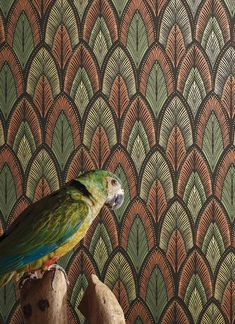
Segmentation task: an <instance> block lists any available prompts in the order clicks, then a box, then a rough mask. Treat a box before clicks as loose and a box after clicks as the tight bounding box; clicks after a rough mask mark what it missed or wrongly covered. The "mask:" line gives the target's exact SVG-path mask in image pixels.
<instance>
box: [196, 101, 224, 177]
mask: <svg viewBox="0 0 235 324" xmlns="http://www.w3.org/2000/svg"><path fill="white" fill-rule="evenodd" d="M196 134H197V137H196V143H197V144H198V145H199V146H200V147H201V148H202V151H203V153H204V154H205V157H206V159H207V161H208V163H209V165H210V167H211V170H212V172H213V171H214V170H215V167H216V164H217V162H218V160H219V158H220V156H221V154H222V153H223V150H224V148H225V147H226V146H227V145H228V144H229V140H230V138H229V125H228V122H227V119H226V116H225V114H224V111H223V108H222V106H221V104H220V102H219V101H218V99H217V98H216V97H214V96H211V97H209V99H208V101H207V102H206V103H205V105H203V107H202V110H201V112H200V115H199V119H198V122H197V132H196Z"/></svg>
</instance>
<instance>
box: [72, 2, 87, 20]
mask: <svg viewBox="0 0 235 324" xmlns="http://www.w3.org/2000/svg"><path fill="white" fill-rule="evenodd" d="M73 2H74V5H75V7H76V9H77V13H78V15H79V18H80V20H82V17H83V14H84V11H85V9H86V7H87V5H88V3H89V0H73Z"/></svg>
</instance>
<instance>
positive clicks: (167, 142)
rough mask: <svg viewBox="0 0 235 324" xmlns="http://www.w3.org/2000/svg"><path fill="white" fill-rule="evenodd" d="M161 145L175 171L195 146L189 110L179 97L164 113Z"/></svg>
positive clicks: (161, 127) (174, 99)
mask: <svg viewBox="0 0 235 324" xmlns="http://www.w3.org/2000/svg"><path fill="white" fill-rule="evenodd" d="M159 144H160V145H161V146H162V147H163V148H164V150H166V154H167V157H168V159H169V161H170V162H171V164H172V166H173V168H174V170H177V169H178V168H179V166H180V164H181V162H182V161H183V159H184V158H185V156H186V151H187V149H188V148H189V147H190V146H191V145H192V144H193V132H192V126H191V120H190V117H189V114H188V112H187V109H186V107H185V105H184V104H183V102H182V101H181V100H180V98H179V97H178V96H176V97H174V98H173V99H172V100H171V102H170V103H169V105H168V106H167V107H166V110H165V111H164V114H163V117H162V120H161V126H160V138H159Z"/></svg>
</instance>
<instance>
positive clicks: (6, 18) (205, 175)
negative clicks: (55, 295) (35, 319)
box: [0, 0, 235, 324]
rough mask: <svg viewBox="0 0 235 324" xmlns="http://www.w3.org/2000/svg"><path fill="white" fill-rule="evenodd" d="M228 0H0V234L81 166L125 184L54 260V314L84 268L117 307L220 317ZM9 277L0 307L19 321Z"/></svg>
mask: <svg viewBox="0 0 235 324" xmlns="http://www.w3.org/2000/svg"><path fill="white" fill-rule="evenodd" d="M234 15H235V5H234V2H233V1H229V0H223V1H219V0H205V1H201V0H197V1H195V0H165V1H164V0H144V1H141V0H129V1H128V0H125V1H118V0H94V1H89V0H31V1H30V0H8V1H1V2H0V234H1V233H2V232H3V231H4V230H5V229H6V228H7V226H9V224H11V223H12V222H13V221H14V219H15V218H16V217H17V216H18V215H19V213H20V212H21V211H22V210H23V209H24V208H26V207H27V206H28V205H29V204H31V203H32V202H34V201H36V200H38V199H40V198H42V197H43V196H45V195H47V194H49V193H50V192H52V191H54V190H56V189H57V188H59V187H60V186H61V185H63V183H65V182H66V181H68V180H70V179H71V178H73V177H76V176H77V175H78V174H79V173H80V172H84V171H86V170H90V169H93V168H107V169H109V170H111V171H113V172H115V173H116V174H117V175H118V176H119V177H120V178H121V180H122V182H123V184H124V187H125V201H124V204H123V206H122V208H121V209H119V210H118V211H117V212H115V213H114V212H112V211H110V210H108V209H106V208H104V209H103V210H102V212H101V214H100V215H99V217H98V218H97V219H96V220H95V221H94V223H93V225H92V226H91V228H90V229H89V232H88V234H87V236H86V237H85V239H84V241H83V242H82V243H81V244H79V246H78V247H77V248H76V249H75V250H74V251H72V252H71V253H69V254H68V255H66V256H65V257H63V259H62V260H61V261H60V263H61V264H62V265H63V266H64V267H65V268H66V270H67V272H68V276H69V281H70V287H69V300H70V301H69V309H68V312H69V318H70V322H71V323H83V322H84V318H83V317H82V315H81V313H79V311H78V309H77V305H78V304H79V302H80V300H81V298H82V295H83V292H84V290H85V289H86V286H87V278H88V276H89V275H90V274H91V273H96V274H97V275H98V276H99V277H100V278H101V279H102V280H103V281H104V282H105V283H106V284H107V285H108V286H109V287H110V288H111V289H112V290H113V291H114V293H115V295H116V296H117V298H118V300H119V301H120V304H121V306H122V308H123V310H124V312H125V316H126V318H127V323H145V324H146V323H166V324H167V323H168V324H169V323H206V324H208V323H221V324H222V323H231V324H232V323H234V321H235V298H234V295H235V253H234V249H235V228H234V221H235V148H234V144H235V135H234V134H235V122H234V116H235V43H234V41H235V25H234V21H235V20H234ZM17 296H18V295H17V292H16V291H15V288H14V284H13V283H9V284H8V285H7V286H6V287H5V288H4V289H2V290H1V291H0V314H1V317H0V321H1V323H21V321H22V315H21V312H20V308H19V303H18V301H17Z"/></svg>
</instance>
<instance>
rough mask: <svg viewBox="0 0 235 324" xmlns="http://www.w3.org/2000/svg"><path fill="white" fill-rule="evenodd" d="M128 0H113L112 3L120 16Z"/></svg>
mask: <svg viewBox="0 0 235 324" xmlns="http://www.w3.org/2000/svg"><path fill="white" fill-rule="evenodd" d="M127 2H128V0H122V1H119V0H112V3H113V5H114V7H115V8H116V10H117V13H118V16H119V17H121V15H122V13H123V10H124V8H125V6H126V4H127Z"/></svg>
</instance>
